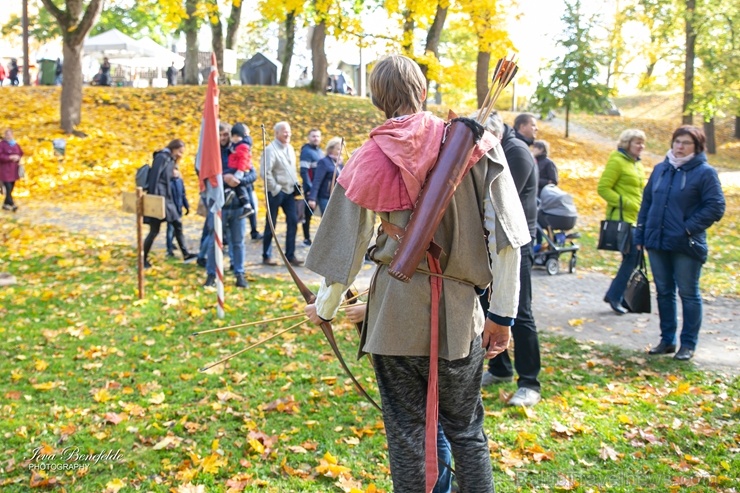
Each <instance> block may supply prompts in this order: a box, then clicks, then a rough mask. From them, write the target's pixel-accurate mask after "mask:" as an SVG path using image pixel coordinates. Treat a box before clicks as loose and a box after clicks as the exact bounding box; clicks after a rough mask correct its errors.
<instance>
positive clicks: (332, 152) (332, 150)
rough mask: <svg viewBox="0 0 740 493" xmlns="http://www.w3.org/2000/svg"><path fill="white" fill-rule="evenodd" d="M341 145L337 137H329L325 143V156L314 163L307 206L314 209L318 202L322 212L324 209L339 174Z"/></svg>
mask: <svg viewBox="0 0 740 493" xmlns="http://www.w3.org/2000/svg"><path fill="white" fill-rule="evenodd" d="M341 147H342V140H341V139H339V138H337V137H334V138H333V139H331V140H330V141H329V143H328V144H327V145H326V157H324V158H322V159H320V160H319V162H318V163H316V169H315V170H314V172H313V180H312V185H311V191H310V192H309V194H308V206H309V207H310V208H311V209H312V210H315V209H316V204H318V206H319V208H320V209H321V213H322V214H323V213H324V211H325V210H326V204H328V203H329V197H330V196H331V190H332V188H333V185H334V181H335V180H336V179H337V176H339V170H338V169H337V166H339V167H341V166H342V157H341V155H340V154H341V151H342V150H341Z"/></svg>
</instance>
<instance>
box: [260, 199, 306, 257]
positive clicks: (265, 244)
mask: <svg viewBox="0 0 740 493" xmlns="http://www.w3.org/2000/svg"><path fill="white" fill-rule="evenodd" d="M267 200H268V201H269V202H270V216H271V217H272V224H274V225H275V227H276V228H277V224H276V221H277V214H278V208H281V209H283V214H285V224H286V225H287V229H288V231H287V232H286V233H285V256H286V257H287V259H288V260H293V259H295V234H296V230H297V229H298V219H297V218H296V209H295V207H296V206H295V198H294V197H293V195H291V194H289V193H285V192H280V193H278V194H277V195H273V194H271V193H269V192H268V193H267ZM268 221H269V219H268V218H267V215H266V214H265V222H266V223H267V222H268ZM275 241H278V240H277V239H275ZM262 257H263V258H270V257H272V230H271V229H270V226H269V223H268V225H267V227H265V236H264V237H263V238H262Z"/></svg>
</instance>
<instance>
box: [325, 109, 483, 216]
mask: <svg viewBox="0 0 740 493" xmlns="http://www.w3.org/2000/svg"><path fill="white" fill-rule="evenodd" d="M444 132H445V122H444V120H442V119H441V118H438V117H436V116H434V115H432V114H431V113H429V112H422V113H415V114H413V115H409V116H406V117H401V118H393V119H390V120H386V122H385V123H383V124H382V125H380V126H379V127H376V128H374V129H373V130H372V131H371V132H370V138H369V139H368V140H367V141H366V142H365V143H364V144H363V145H362V146H361V147H360V148H359V149H358V150H357V151H356V152H355V153H353V154H352V157H351V158H350V159H349V161H348V162H347V165H346V166H345V167H344V170H343V171H342V174H341V175H339V179H338V180H337V181H338V182H339V184H340V185H342V187H344V189H345V190H346V195H347V198H348V199H350V200H351V201H352V202H354V203H356V204H358V205H360V206H362V207H364V208H366V209H370V210H373V211H376V212H391V211H399V210H409V209H412V208H413V206H414V203H415V202H416V198H417V197H418V196H419V192H420V191H421V187H422V185H423V184H424V180H425V179H426V176H427V173H428V172H429V170H431V169H432V168H433V167H434V164H435V163H436V162H437V155H438V154H439V150H440V147H441V145H442V137H443V135H444ZM494 145H495V138H494V137H493V136H492V135H491V134H489V133H486V134H485V135H484V137H483V139H481V142H480V143H479V144H478V146H476V149H475V151H474V152H473V156H472V157H471V159H470V162H469V163H468V165H472V164H475V163H476V162H478V160H479V159H480V158H481V157H482V156H483V154H485V153H486V152H488V151H489V150H490V149H491V148H493V146H494Z"/></svg>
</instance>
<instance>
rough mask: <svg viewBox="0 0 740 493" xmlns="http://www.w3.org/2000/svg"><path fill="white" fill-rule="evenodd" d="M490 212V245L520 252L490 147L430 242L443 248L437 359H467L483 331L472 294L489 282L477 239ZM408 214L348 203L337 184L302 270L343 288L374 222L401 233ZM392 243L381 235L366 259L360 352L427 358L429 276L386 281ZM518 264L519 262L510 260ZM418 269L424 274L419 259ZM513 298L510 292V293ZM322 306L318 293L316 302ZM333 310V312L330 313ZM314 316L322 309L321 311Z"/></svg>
mask: <svg viewBox="0 0 740 493" xmlns="http://www.w3.org/2000/svg"><path fill="white" fill-rule="evenodd" d="M486 199H489V200H490V203H491V205H492V208H493V209H494V211H495V224H496V228H495V229H496V234H495V236H496V240H495V241H496V246H495V248H493V249H492V250H493V251H492V254H493V255H496V252H498V251H500V250H501V249H502V248H505V247H507V246H510V247H513V248H519V247H520V246H522V245H524V244H526V243H527V242H529V241H530V238H529V232H528V230H527V223H526V219H525V218H524V213H523V211H522V208H521V203H520V202H519V199H518V197H517V194H516V188H515V187H514V183H513V179H512V178H511V174H510V172H509V170H508V167H507V165H506V161H505V159H504V158H503V153H502V152H501V147H500V146H497V147H496V148H495V149H494V150H493V151H492V152H491V153H489V155H488V157H484V158H482V159H481V160H480V161H479V162H478V163H477V164H476V165H474V166H473V168H472V169H471V171H470V172H469V173H468V174H467V175H466V176H465V178H464V179H463V180H462V182H461V184H460V185H459V186H458V188H457V190H456V191H455V194H454V195H453V197H452V201H451V203H450V205H449V207H448V208H447V211H446V212H445V214H444V216H443V219H442V222H441V224H440V226H439V227H438V229H437V231H436V232H435V235H434V241H435V242H436V243H437V244H439V245H440V246H441V247H442V249H443V252H444V253H443V254H442V256H441V258H440V263H441V267H442V271H443V272H444V275H445V276H448V277H451V278H454V279H458V280H459V281H455V280H449V279H444V280H443V288H442V299H441V300H440V311H439V321H440V324H439V336H440V345H439V356H440V357H441V358H444V359H447V360H455V359H459V358H463V357H466V356H467V355H468V353H469V351H470V344H471V342H472V341H473V340H474V339H475V337H476V336H477V335H478V334H480V333H481V332H482V330H483V323H484V316H483V312H482V310H481V307H480V304H479V302H478V295H477V293H476V291H475V287H480V288H484V287H486V286H487V285H488V284H489V283H490V282H491V280H492V274H491V267H490V260H489V248H488V245H487V244H486V240H485V237H484V234H485V231H484V227H483V218H484V216H485V202H486ZM410 214H411V211H398V212H391V213H387V212H379V213H374V212H373V211H368V210H367V209H363V208H362V207H360V206H359V205H357V204H354V203H353V202H351V201H350V200H349V199H347V198H346V196H345V190H344V188H342V187H341V186H340V185H337V186H336V187H335V189H334V192H333V194H332V196H331V199H330V202H329V205H328V206H327V210H326V212H325V214H324V217H323V218H322V221H321V224H320V226H319V229H318V231H317V232H316V235H315V239H314V242H313V245H312V247H311V250H310V251H309V255H308V258H307V260H306V266H307V267H308V268H309V269H311V270H313V271H314V272H316V273H318V274H320V275H322V276H324V278H325V285H324V286H322V289H326V286H331V285H332V284H334V283H338V284H340V285H342V286H349V285H350V284H351V283H352V281H353V280H354V278H355V276H356V275H357V272H359V269H360V267H361V266H362V262H363V258H364V254H365V251H366V249H367V247H368V246H369V244H370V241H371V239H372V237H373V231H374V225H375V218H376V215H377V216H380V217H381V218H382V219H383V220H385V221H388V222H391V223H393V224H395V225H397V226H400V227H402V228H403V227H405V226H406V223H407V222H408V219H409V216H410ZM397 248H398V242H397V241H396V240H395V239H394V238H392V237H390V236H388V235H386V234H384V233H381V234H379V235H378V236H377V238H376V242H375V245H374V248H373V249H372V257H373V259H374V260H375V261H376V262H377V263H378V264H379V265H378V268H377V271H376V273H375V283H374V285H373V289H372V291H371V292H370V294H369V300H368V313H367V318H366V323H365V331H364V333H363V334H362V343H361V346H360V348H361V351H362V352H366V353H371V354H383V355H391V356H428V355H429V328H430V323H431V316H430V311H431V287H430V283H429V276H428V275H426V274H424V273H423V272H418V271H417V273H416V274H415V275H414V276H413V277H412V279H411V282H410V283H403V282H401V281H398V280H396V279H394V278H392V277H391V276H390V275H388V272H387V271H388V264H390V262H391V260H392V259H393V254H394V252H395V251H396V249H397ZM515 261H516V262H518V257H517V258H516V260H515ZM418 270H420V271H428V270H429V266H428V265H427V262H426V258H424V260H422V263H421V264H420V266H419V268H418ZM511 289H515V290H517V292H518V287H517V286H512V288H511ZM320 302H321V292H320V293H319V301H317V306H318V304H319V303H320ZM332 308H336V307H332ZM320 313H321V310H320Z"/></svg>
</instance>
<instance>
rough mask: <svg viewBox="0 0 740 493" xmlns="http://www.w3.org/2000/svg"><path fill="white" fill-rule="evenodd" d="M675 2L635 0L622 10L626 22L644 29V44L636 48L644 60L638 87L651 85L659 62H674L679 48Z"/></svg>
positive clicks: (667, 0) (646, 87)
mask: <svg viewBox="0 0 740 493" xmlns="http://www.w3.org/2000/svg"><path fill="white" fill-rule="evenodd" d="M677 1H678V0H635V1H634V3H633V4H630V5H627V7H626V8H625V9H624V10H623V11H622V13H623V15H624V19H625V21H627V22H635V23H637V24H639V25H642V26H644V27H645V28H646V30H647V32H648V36H647V42H646V43H641V44H640V45H639V47H638V49H639V52H640V54H641V55H642V56H643V57H644V58H645V71H644V72H643V73H642V74H641V75H640V80H639V83H638V87H639V88H640V89H649V88H650V87H651V86H652V84H653V83H654V82H655V75H654V73H655V68H656V66H657V65H658V63H659V62H661V61H669V62H670V61H671V60H676V59H678V58H679V57H680V56H681V54H682V52H683V50H682V49H681V46H680V42H678V36H679V33H680V23H681V22H680V20H681V18H680V8H678V7H679V6H677V5H676V2H677Z"/></svg>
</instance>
